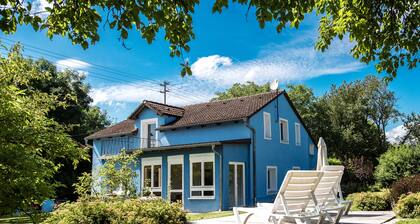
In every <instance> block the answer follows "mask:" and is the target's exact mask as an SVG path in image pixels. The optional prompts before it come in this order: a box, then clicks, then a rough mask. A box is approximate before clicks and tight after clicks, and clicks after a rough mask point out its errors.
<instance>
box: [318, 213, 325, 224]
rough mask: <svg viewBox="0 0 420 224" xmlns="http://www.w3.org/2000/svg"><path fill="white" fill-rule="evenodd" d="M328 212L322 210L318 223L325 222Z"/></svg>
mask: <svg viewBox="0 0 420 224" xmlns="http://www.w3.org/2000/svg"><path fill="white" fill-rule="evenodd" d="M325 216H326V213H324V212H321V214H320V216H319V219H318V222H317V224H323V223H324V220H325Z"/></svg>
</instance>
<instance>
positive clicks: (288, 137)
mask: <svg viewBox="0 0 420 224" xmlns="http://www.w3.org/2000/svg"><path fill="white" fill-rule="evenodd" d="M282 122H285V123H286V129H285V130H286V135H285V136H286V137H287V138H286V139H285V140H282V139H281V135H282V133H283V129H282V128H281V123H282ZM279 135H280V136H279V137H280V143H283V144H289V139H290V135H289V121H288V120H287V119H284V118H279ZM283 135H284V134H283Z"/></svg>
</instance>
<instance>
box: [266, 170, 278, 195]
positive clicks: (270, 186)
mask: <svg viewBox="0 0 420 224" xmlns="http://www.w3.org/2000/svg"><path fill="white" fill-rule="evenodd" d="M276 193H277V167H276V166H267V194H276Z"/></svg>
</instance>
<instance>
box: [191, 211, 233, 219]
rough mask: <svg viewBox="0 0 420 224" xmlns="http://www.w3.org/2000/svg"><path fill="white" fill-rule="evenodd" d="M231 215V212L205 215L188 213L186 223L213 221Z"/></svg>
mask: <svg viewBox="0 0 420 224" xmlns="http://www.w3.org/2000/svg"><path fill="white" fill-rule="evenodd" d="M231 215H233V212H232V211H221V212H206V213H188V214H187V219H188V221H197V220H202V219H214V218H220V217H226V216H231Z"/></svg>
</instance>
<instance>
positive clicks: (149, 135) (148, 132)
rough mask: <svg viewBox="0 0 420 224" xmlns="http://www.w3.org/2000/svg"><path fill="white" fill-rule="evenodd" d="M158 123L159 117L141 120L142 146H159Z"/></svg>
mask: <svg viewBox="0 0 420 224" xmlns="http://www.w3.org/2000/svg"><path fill="white" fill-rule="evenodd" d="M157 125H158V120H157V118H152V119H147V120H142V121H141V138H140V140H141V141H140V146H141V147H142V148H152V147H157V146H158V144H157V143H158V131H157V130H156V128H157Z"/></svg>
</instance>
